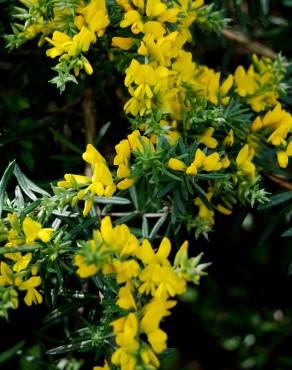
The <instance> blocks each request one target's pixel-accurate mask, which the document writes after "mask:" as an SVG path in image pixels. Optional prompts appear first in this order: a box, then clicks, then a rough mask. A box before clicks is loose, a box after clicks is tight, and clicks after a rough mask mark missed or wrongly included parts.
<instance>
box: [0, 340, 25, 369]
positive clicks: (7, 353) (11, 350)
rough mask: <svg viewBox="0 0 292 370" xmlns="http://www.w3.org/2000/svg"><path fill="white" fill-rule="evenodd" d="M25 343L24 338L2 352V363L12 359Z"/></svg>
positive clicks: (0, 359) (0, 360)
mask: <svg viewBox="0 0 292 370" xmlns="http://www.w3.org/2000/svg"><path fill="white" fill-rule="evenodd" d="M24 344H25V341H24V340H22V341H21V342H18V343H17V344H15V346H13V347H11V348H9V349H8V350H7V351H5V352H2V353H1V354H0V364H3V363H4V362H6V361H8V360H10V359H11V358H12V357H13V356H14V355H15V354H16V353H17V352H18V351H19V350H20V349H21V348H22V347H23V346H24Z"/></svg>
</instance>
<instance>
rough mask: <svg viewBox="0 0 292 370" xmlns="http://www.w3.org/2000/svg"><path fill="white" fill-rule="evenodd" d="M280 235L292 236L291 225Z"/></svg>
mask: <svg viewBox="0 0 292 370" xmlns="http://www.w3.org/2000/svg"><path fill="white" fill-rule="evenodd" d="M281 236H283V237H289V236H292V227H290V228H289V229H288V230H286V231H285V232H284V233H283V234H282V235H281Z"/></svg>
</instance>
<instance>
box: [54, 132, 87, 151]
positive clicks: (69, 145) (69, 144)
mask: <svg viewBox="0 0 292 370" xmlns="http://www.w3.org/2000/svg"><path fill="white" fill-rule="evenodd" d="M49 130H50V131H51V133H52V134H53V136H54V139H55V140H57V141H59V142H60V143H61V144H62V145H63V146H64V147H66V148H68V149H70V150H72V152H75V153H78V154H82V150H81V149H80V148H79V147H78V146H77V145H75V144H73V143H72V142H71V141H70V140H69V139H67V138H66V137H65V136H64V135H62V134H61V133H60V132H59V131H57V130H55V129H53V128H50V129H49Z"/></svg>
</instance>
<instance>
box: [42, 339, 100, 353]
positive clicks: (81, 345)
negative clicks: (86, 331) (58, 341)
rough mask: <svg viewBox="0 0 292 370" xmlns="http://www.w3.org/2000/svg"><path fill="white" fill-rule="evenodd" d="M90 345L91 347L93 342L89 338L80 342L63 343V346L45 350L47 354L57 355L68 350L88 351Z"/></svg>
mask: <svg viewBox="0 0 292 370" xmlns="http://www.w3.org/2000/svg"><path fill="white" fill-rule="evenodd" d="M92 347H93V342H92V340H91V339H90V340H83V341H81V342H76V343H70V344H64V345H63V346H59V347H56V348H52V349H50V350H49V351H47V354H48V355H59V354H61V353H68V352H73V351H80V352H85V351H89V350H90V349H91V348H92Z"/></svg>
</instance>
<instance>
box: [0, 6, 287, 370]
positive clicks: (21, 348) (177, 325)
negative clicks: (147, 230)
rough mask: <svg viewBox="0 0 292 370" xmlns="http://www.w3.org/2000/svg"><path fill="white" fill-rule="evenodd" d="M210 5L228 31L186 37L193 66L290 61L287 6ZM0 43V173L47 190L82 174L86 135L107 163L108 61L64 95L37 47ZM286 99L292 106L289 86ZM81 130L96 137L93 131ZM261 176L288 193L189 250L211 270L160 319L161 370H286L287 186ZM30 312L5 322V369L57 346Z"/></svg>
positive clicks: (0, 357)
mask: <svg viewBox="0 0 292 370" xmlns="http://www.w3.org/2000/svg"><path fill="white" fill-rule="evenodd" d="M208 2H209V3H214V6H215V7H216V8H218V10H220V9H221V10H223V12H224V15H225V16H226V17H227V18H230V27H229V28H228V29H227V30H225V31H224V33H223V34H222V35H221V34H220V35H214V34H210V33H208V32H205V31H202V30H199V29H194V30H193V32H194V41H193V44H192V45H190V46H189V48H190V50H191V51H192V52H193V54H194V57H195V58H196V59H197V60H199V61H201V62H203V63H205V64H206V65H208V66H209V67H213V68H215V69H221V70H223V71H224V72H225V73H227V72H228V71H230V72H233V71H234V70H235V67H236V66H237V65H239V64H243V65H247V64H248V62H249V60H250V56H251V53H252V52H258V53H260V54H263V55H269V56H271V57H273V55H275V53H279V52H281V53H282V54H283V55H284V56H286V57H287V59H288V61H291V58H292V43H291V40H290V38H291V35H292V1H291V0H249V1H244V0H233V1H232V0H217V1H207V3H208ZM16 3H17V2H16V1H11V0H0V6H1V12H0V32H1V34H2V35H3V34H5V33H10V24H9V22H8V19H9V16H8V14H10V12H11V9H12V7H13V6H15V5H16ZM0 45H1V46H0V49H1V50H0V51H1V57H0V74H1V76H0V81H1V85H2V86H1V94H0V112H1V120H0V158H1V161H0V172H1V173H3V171H4V169H5V168H6V167H7V164H8V163H9V161H11V160H12V159H16V161H17V163H18V164H19V165H20V167H21V168H22V170H23V171H24V172H25V173H26V174H27V175H28V176H29V177H30V178H31V179H33V180H34V181H36V182H37V183H38V184H40V185H42V186H43V187H47V188H48V182H49V181H53V180H56V179H59V178H61V177H62V176H63V174H64V173H65V172H73V173H74V172H76V171H79V172H80V171H81V172H82V171H84V168H82V167H81V166H82V163H81V160H80V157H81V153H82V152H83V149H84V147H85V143H86V142H88V140H89V139H92V141H93V142H94V144H96V145H97V146H98V149H99V150H100V151H101V152H102V153H105V156H106V157H107V159H109V160H111V159H112V156H113V149H114V143H116V142H117V141H118V140H120V139H121V138H123V137H124V135H125V132H126V131H127V129H128V123H127V121H126V120H125V117H124V116H123V113H122V106H123V102H124V100H125V91H124V90H123V88H122V86H123V84H122V77H121V76H120V75H119V74H118V73H117V72H116V69H115V67H114V65H113V64H112V63H110V62H107V63H104V60H106V59H107V56H106V55H102V54H100V53H98V50H96V51H95V52H96V58H95V61H96V62H95V68H94V70H95V73H94V75H93V76H91V77H90V78H89V77H85V76H84V75H83V76H81V78H80V79H79V81H80V82H79V84H78V85H73V84H72V85H70V88H67V90H66V91H65V92H64V93H63V94H62V95H60V94H59V92H58V90H57V89H56V88H55V87H54V86H52V85H50V84H49V83H48V82H47V81H48V80H50V79H51V78H52V75H53V73H52V71H51V67H52V62H51V61H50V60H48V59H47V58H46V57H45V56H44V54H43V52H42V51H40V50H39V49H38V48H36V47H35V43H34V42H33V41H32V42H30V43H27V44H26V46H25V47H23V48H22V49H21V50H16V51H13V52H11V53H8V52H7V49H5V45H4V43H3V42H2V43H1V44H0ZM91 60H93V58H91ZM291 72H292V71H290V72H289V73H291ZM288 79H289V76H288ZM290 82H292V80H291V81H290ZM290 85H292V84H290ZM282 103H283V104H284V107H285V109H288V110H290V111H291V110H292V107H291V106H292V94H291V89H290V90H289V91H288V95H287V96H286V97H285V98H284V99H283V101H282ZM90 120H93V122H94V125H92V122H91V123H90ZM88 125H89V126H90V127H91V130H92V127H95V131H93V132H89V128H88V127H89V126H88ZM89 136H90V138H89ZM263 179H264V181H265V187H266V189H267V191H269V192H271V193H273V194H277V193H279V192H280V191H283V190H286V195H285V196H284V197H281V198H279V197H278V198H277V196H275V198H273V202H272V203H271V204H269V205H268V206H266V207H262V209H259V210H246V209H244V210H243V209H242V210H237V213H234V214H233V216H232V217H231V218H229V219H227V221H226V217H224V219H222V220H221V219H218V220H217V221H216V224H217V227H216V232H215V233H213V234H211V235H210V241H209V242H207V241H205V240H203V239H200V240H197V241H195V240H194V237H193V238H192V242H191V245H192V248H193V253H194V254H197V253H199V252H200V251H202V250H203V251H204V253H205V259H206V260H207V261H212V266H211V267H210V268H209V275H208V277H206V278H204V279H203V280H202V282H201V285H200V287H199V288H198V289H195V288H191V289H190V290H189V291H188V292H187V294H185V295H184V296H183V297H181V300H182V301H183V304H182V305H180V306H179V308H177V309H176V310H175V312H174V314H173V315H172V316H171V317H170V318H169V319H168V322H167V324H166V325H167V329H168V332H169V333H170V338H169V346H170V347H172V348H173V350H169V351H168V353H167V355H165V356H164V357H163V359H162V363H163V368H164V369H168V370H172V369H173V370H174V369H180V370H214V369H216V370H235V369H256V370H261V369H262V370H289V369H292V355H291V343H292V321H291V320H292V305H291V303H292V301H291V287H292V277H291V273H292V265H291V261H292V248H291V246H292V243H291V240H292V239H291V236H292V228H291V226H292V225H291V213H292V196H291V189H292V184H291V183H287V182H284V181H281V179H279V178H277V177H275V178H273V177H271V176H269V177H267V176H265V174H263ZM29 310H30V312H29V313H28V309H27V308H26V309H23V310H20V311H16V312H13V314H12V315H11V323H10V324H9V325H8V323H6V322H4V321H1V323H0V330H1V338H0V368H1V369H3V370H5V369H11V368H12V366H13V367H14V368H15V369H20V370H33V369H51V367H50V357H52V356H49V355H48V357H47V359H48V362H46V363H41V362H38V360H37V359H38V358H40V357H41V356H40V354H41V353H45V352H46V351H47V350H48V349H49V348H51V347H52V346H56V345H58V344H56V343H51V342H50V330H52V328H50V327H49V326H48V325H46V324H45V323H44V317H45V315H46V314H47V313H46V312H44V308H42V307H34V308H30V309H29ZM31 310H33V314H32V311H31ZM28 315H29V316H30V317H34V319H33V320H32V319H30V320H28V319H27V317H28ZM68 325H70V323H68ZM11 327H12V329H11ZM53 330H56V329H54V328H53ZM3 333H5V335H3ZM60 335H63V333H61V332H60ZM41 342H42V343H46V345H47V347H44V344H39V345H38V343H41ZM174 348H175V349H174ZM15 355H16V356H15ZM23 355H25V356H23ZM88 356H89V360H88V362H86V364H83V365H82V361H81V360H79V359H78V357H77V359H71V357H70V351H69V352H68V360H67V361H68V363H67V364H66V363H65V364H64V363H61V362H60V363H59V365H58V366H59V367H58V369H65V368H66V369H71V370H77V369H79V368H81V369H89V368H90V366H91V362H90V361H93V358H94V355H92V357H90V355H88ZM80 357H83V356H80ZM32 359H33V361H31V360H32ZM68 364H69V365H68ZM92 364H93V362H92ZM53 368H54V367H52V369H53Z"/></svg>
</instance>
